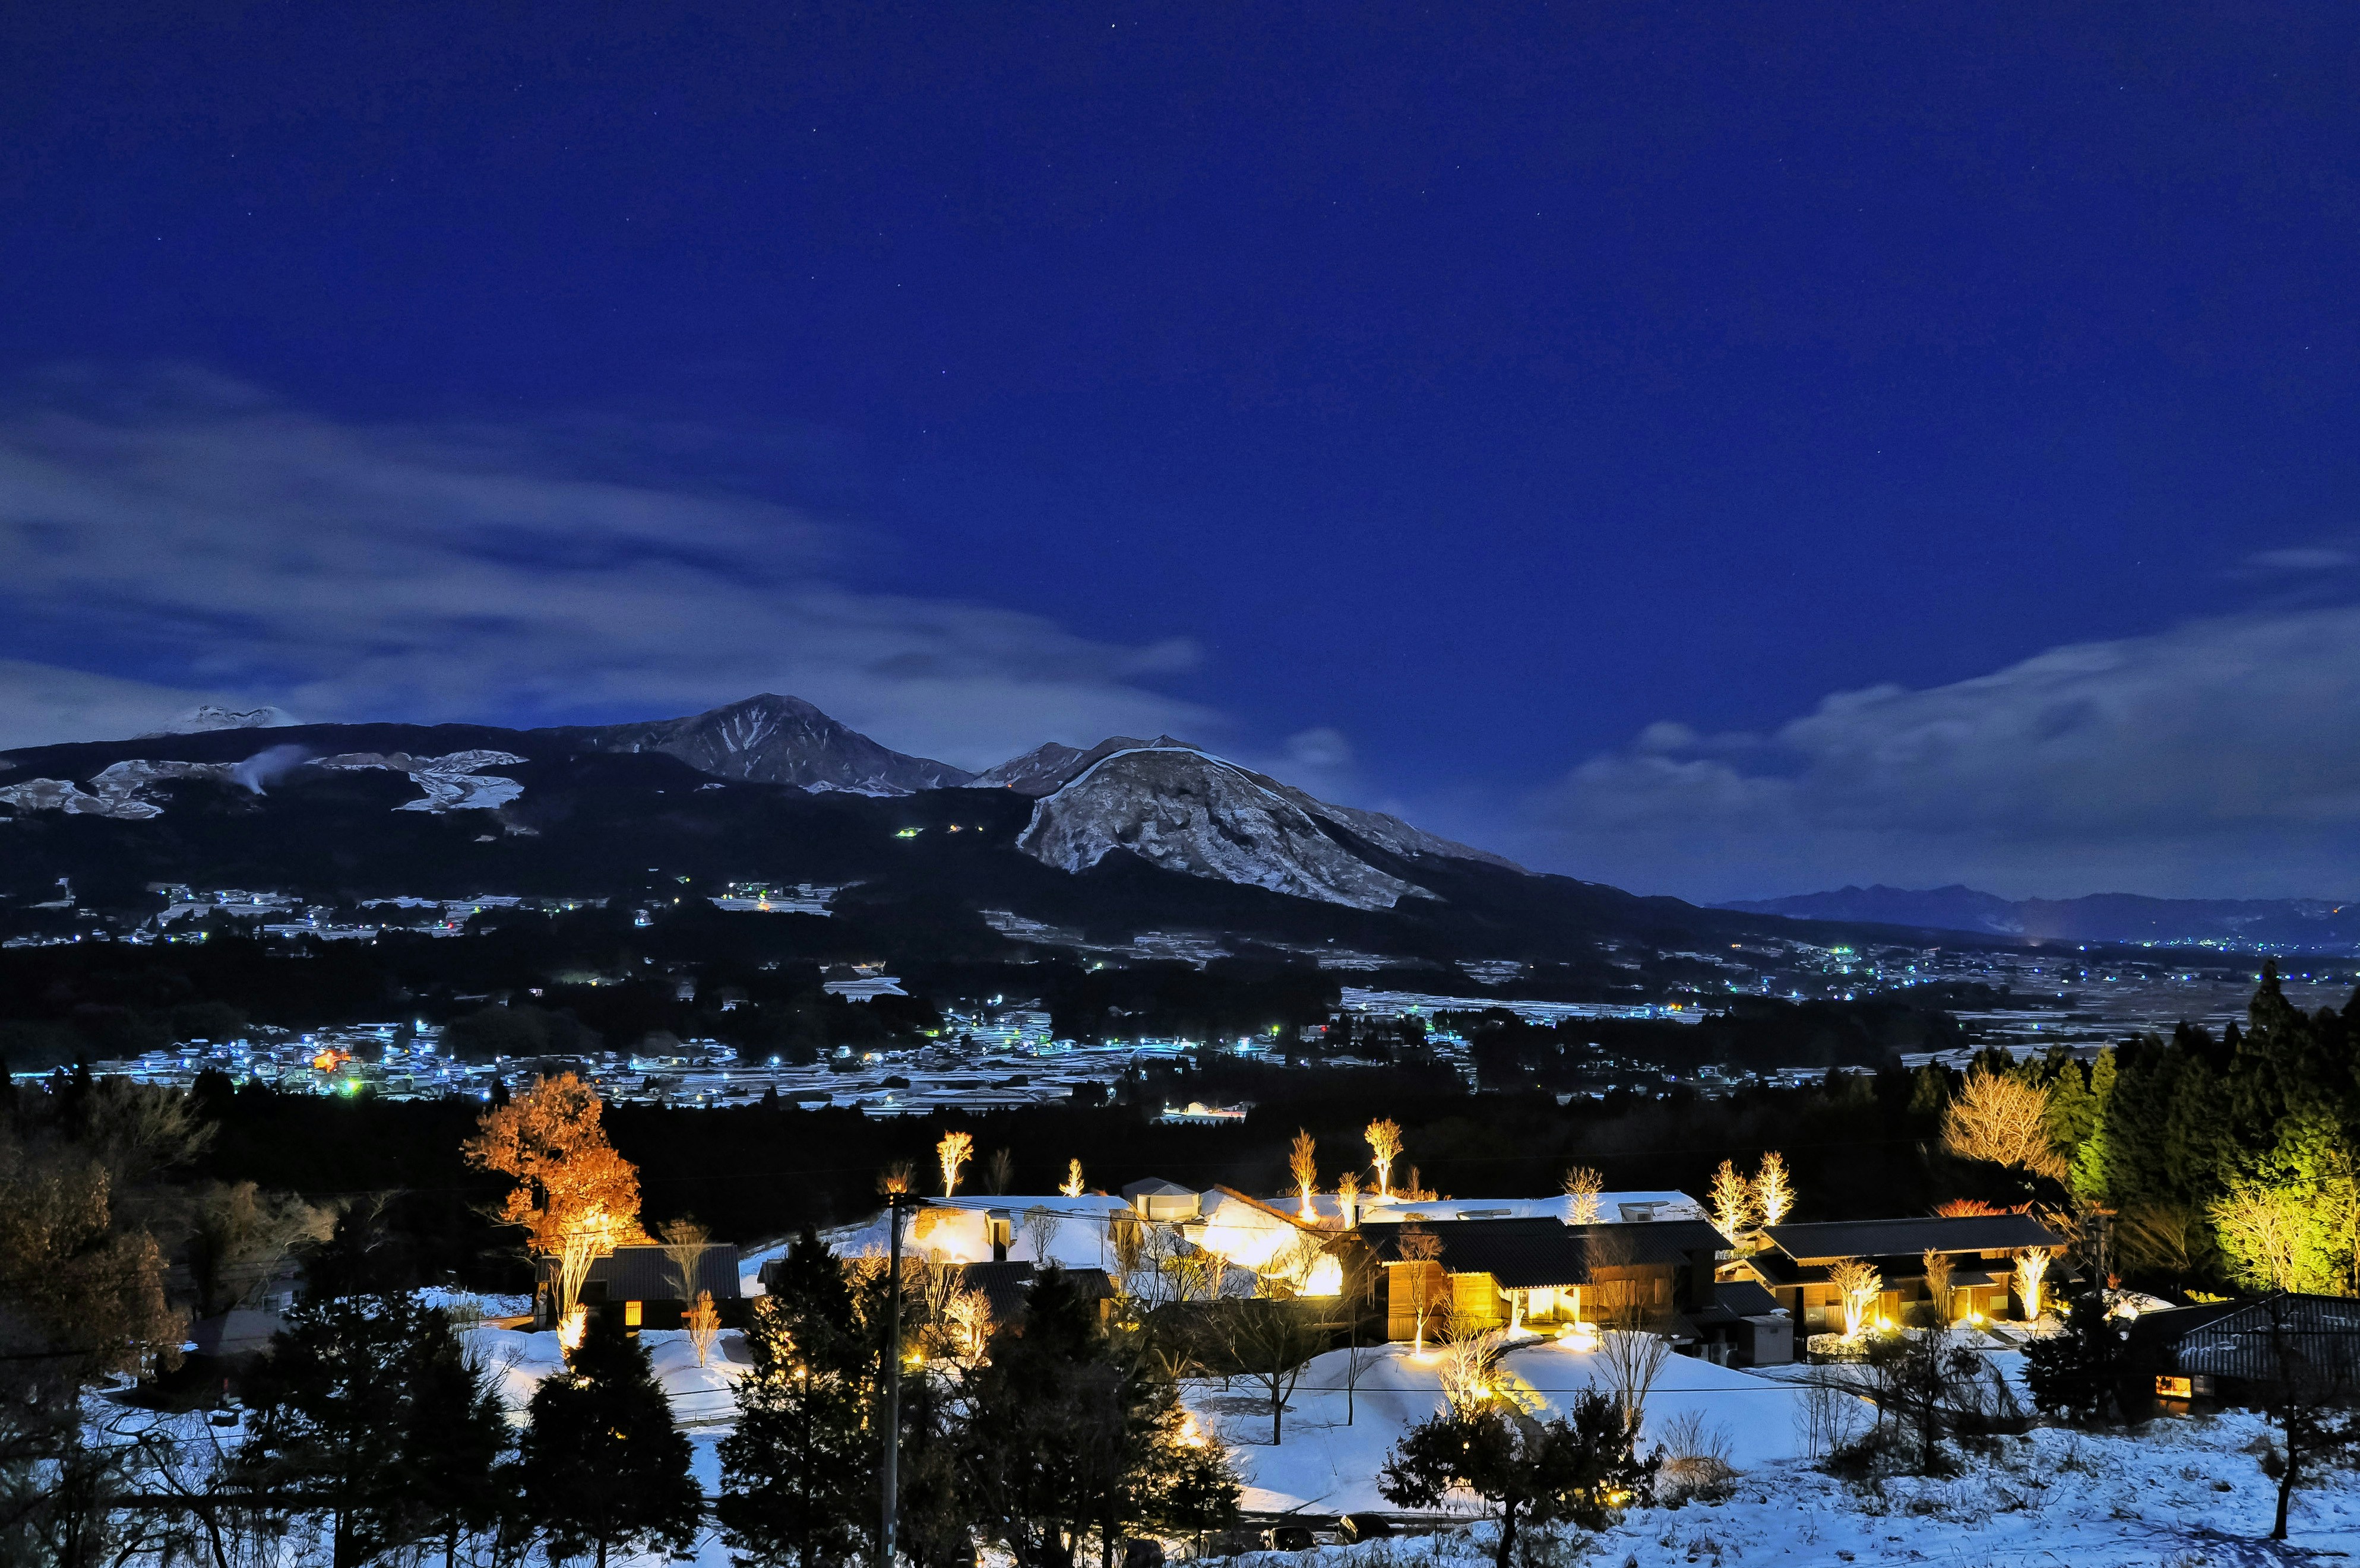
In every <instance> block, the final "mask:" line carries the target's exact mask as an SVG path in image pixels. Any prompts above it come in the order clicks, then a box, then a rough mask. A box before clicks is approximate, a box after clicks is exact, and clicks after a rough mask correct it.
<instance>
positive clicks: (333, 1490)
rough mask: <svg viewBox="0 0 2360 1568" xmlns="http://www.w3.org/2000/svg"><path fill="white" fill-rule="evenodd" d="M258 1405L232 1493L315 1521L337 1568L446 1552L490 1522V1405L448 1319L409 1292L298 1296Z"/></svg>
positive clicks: (493, 1397) (502, 1439)
mask: <svg viewBox="0 0 2360 1568" xmlns="http://www.w3.org/2000/svg"><path fill="white" fill-rule="evenodd" d="M254 1397H255V1402H256V1405H257V1418H256V1422H255V1429H254V1432H253V1435H252V1436H251V1437H250V1438H249V1439H248V1440H247V1442H246V1443H245V1444H244V1445H243V1446H242V1447H241V1448H240V1449H239V1451H238V1453H237V1454H236V1457H235V1460H234V1461H233V1462H232V1465H231V1472H230V1480H231V1484H232V1485H233V1486H235V1487H237V1488H238V1489H240V1490H246V1491H250V1492H254V1493H258V1494H266V1495H269V1496H272V1497H279V1498H282V1499H290V1500H291V1502H292V1506H293V1507H294V1508H296V1509H297V1511H300V1512H303V1513H308V1514H312V1515H315V1516H318V1517H319V1518H321V1519H322V1520H323V1522H324V1524H325V1526H326V1530H327V1535H328V1541H329V1556H330V1561H331V1562H332V1563H333V1564H334V1568H358V1565H359V1564H362V1563H370V1562H374V1561H376V1560H377V1558H379V1557H382V1556H384V1555H386V1554H388V1552H396V1551H399V1550H400V1549H403V1548H407V1547H411V1546H416V1545H419V1544H421V1543H423V1542H425V1541H435V1540H440V1541H443V1542H444V1543H445V1545H446V1548H449V1549H452V1550H453V1551H455V1544H456V1542H455V1537H456V1536H457V1535H458V1534H460V1533H464V1532H467V1531H469V1530H475V1529H480V1528H483V1527H485V1526H486V1525H488V1524H489V1523H490V1522H492V1520H493V1519H495V1518H496V1517H497V1511H498V1502H499V1497H500V1496H501V1493H502V1491H503V1490H504V1488H503V1487H501V1486H500V1485H499V1483H498V1481H497V1478H496V1476H497V1471H496V1467H497V1464H498V1462H499V1460H500V1457H501V1455H502V1454H504V1453H505V1452H506V1450H507V1447H508V1422H507V1420H506V1417H505V1414H504V1412H503V1410H502V1409H501V1407H500V1403H499V1399H498V1396H497V1394H496V1393H495V1392H494V1391H493V1389H492V1388H490V1386H489V1383H488V1380H487V1379H486V1377H485V1376H484V1375H483V1373H482V1372H481V1370H480V1369H479V1368H477V1367H474V1366H472V1365H470V1364H469V1362H468V1360H467V1358H466V1355H465V1352H464V1349H463V1348H462V1347H461V1345H459V1343H458V1336H457V1335H456V1334H454V1333H453V1331H452V1327H451V1323H450V1321H449V1320H448V1319H447V1318H445V1317H444V1316H443V1314H442V1313H441V1312H436V1311H434V1310H432V1309H431V1308H427V1307H421V1306H420V1305H419V1304H418V1303H417V1301H415V1299H414V1298H412V1297H411V1296H410V1294H409V1293H408V1292H406V1291H388V1292H376V1291H372V1292H366V1293H353V1294H338V1295H330V1294H326V1293H323V1292H316V1291H315V1292H313V1293H312V1294H311V1295H309V1296H307V1298H306V1299H305V1300H304V1301H301V1302H300V1303H299V1304H298V1305H297V1306H296V1308H295V1309H294V1311H293V1312H290V1314H289V1322H288V1326H287V1328H286V1329H284V1330H283V1331H281V1332H280V1333H279V1334H278V1336H277V1337H276V1338H275V1339H274V1340H273V1342H272V1346H271V1355H270V1357H269V1359H268V1361H266V1362H265V1363H264V1364H263V1370H262V1372H261V1375H260V1377H259V1378H258V1379H257V1387H256V1389H255V1396H254Z"/></svg>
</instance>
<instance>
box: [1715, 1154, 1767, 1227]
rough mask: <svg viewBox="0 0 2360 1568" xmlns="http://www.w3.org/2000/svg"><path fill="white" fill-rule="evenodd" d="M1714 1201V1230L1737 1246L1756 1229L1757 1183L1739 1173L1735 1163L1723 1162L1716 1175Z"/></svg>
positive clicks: (1730, 1161)
mask: <svg viewBox="0 0 2360 1568" xmlns="http://www.w3.org/2000/svg"><path fill="white" fill-rule="evenodd" d="M1711 1201H1712V1224H1713V1228H1714V1229H1715V1230H1718V1231H1719V1232H1721V1236H1723V1237H1725V1238H1726V1239H1728V1240H1729V1241H1731V1242H1732V1243H1734V1242H1736V1241H1737V1240H1738V1239H1739V1238H1740V1237H1742V1236H1744V1235H1745V1234H1746V1233H1747V1232H1749V1231H1751V1230H1752V1229H1753V1228H1754V1225H1755V1223H1756V1214H1755V1203H1756V1201H1757V1200H1756V1197H1755V1194H1754V1183H1753V1182H1751V1181H1747V1180H1746V1179H1745V1178H1744V1177H1743V1176H1740V1175H1739V1174H1738V1173H1737V1162H1736V1161H1735V1160H1722V1161H1721V1169H1720V1170H1718V1171H1714V1172H1713V1173H1712V1189H1711Z"/></svg>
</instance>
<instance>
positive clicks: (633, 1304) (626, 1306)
mask: <svg viewBox="0 0 2360 1568" xmlns="http://www.w3.org/2000/svg"><path fill="white" fill-rule="evenodd" d="M623 1326H624V1327H625V1328H637V1327H639V1302H637V1301H625V1302H624V1303H623Z"/></svg>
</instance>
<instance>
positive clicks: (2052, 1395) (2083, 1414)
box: [2024, 1280, 2130, 1425]
mask: <svg viewBox="0 0 2360 1568" xmlns="http://www.w3.org/2000/svg"><path fill="white" fill-rule="evenodd" d="M2064 1309H2065V1331H2064V1332H2063V1333H2062V1334H2049V1335H2048V1336H2046V1337H2044V1338H2040V1339H2036V1340H2034V1341H2033V1342H2032V1344H2031V1346H2030V1347H2029V1348H2028V1349H2027V1351H2026V1353H2025V1367H2024V1376H2025V1381H2026V1382H2027V1383H2028V1384H2029V1385H2030V1386H2031V1388H2032V1402H2033V1405H2034V1407H2035V1408H2036V1409H2038V1410H2039V1411H2040V1413H2041V1414H2042V1415H2045V1416H2048V1417H2050V1418H2051V1419H2054V1420H2061V1421H2076V1422H2079V1423H2081V1424H2083V1425H2088V1424H2090V1423H2092V1422H2096V1421H2105V1420H2108V1419H2110V1418H2112V1417H2114V1416H2118V1415H2120V1414H2121V1413H2122V1410H2123V1387H2122V1385H2123V1381H2124V1378H2125V1376H2126V1374H2127V1371H2128V1367H2127V1355H2128V1353H2127V1346H2128V1345H2129V1341H2130V1332H2129V1329H2128V1327H2127V1326H2126V1325H2125V1323H2123V1322H2122V1320H2120V1319H2118V1318H2114V1317H2110V1316H2108V1315H2107V1301H2106V1291H2105V1282H2104V1281H2103V1280H2090V1281H2087V1282H2085V1283H2084V1284H2083V1285H2082V1286H2081V1289H2080V1290H2078V1291H2076V1292H2075V1293H2074V1294H2073V1295H2072V1296H2071V1297H2070V1298H2068V1299H2067V1301H2065V1303H2064Z"/></svg>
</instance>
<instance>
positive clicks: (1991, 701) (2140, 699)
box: [1530, 606, 2360, 898]
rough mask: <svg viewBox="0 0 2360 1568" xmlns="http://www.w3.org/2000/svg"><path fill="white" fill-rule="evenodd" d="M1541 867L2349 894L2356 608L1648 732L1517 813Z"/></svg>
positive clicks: (1649, 881)
mask: <svg viewBox="0 0 2360 1568" xmlns="http://www.w3.org/2000/svg"><path fill="white" fill-rule="evenodd" d="M1533 820H1534V822H1535V831H1536V833H1537V834H1538V836H1539V839H1540V844H1541V847H1540V848H1537V849H1535V851H1532V852H1530V853H1534V854H1535V857H1536V858H1538V857H1540V855H1542V854H1543V853H1544V851H1545V853H1546V861H1547V863H1549V864H1553V865H1557V866H1564V867H1565V868H1567V869H1569V870H1573V871H1575V872H1576V873H1577V874H1578V875H1582V876H1589V877H1600V878H1601V879H1605V880H1610V881H1622V882H1625V883H1628V884H1630V885H1633V886H1637V887H1644V888H1649V889H1659V890H1665V891H1672V892H1679V893H1683V894H1687V895H1688V896H1691V897H1701V898H1712V897H1741V896H1749V895H1758V894H1763V893H1776V892H1792V891H1800V890H1804V889H1808V888H1813V887H1823V886H1834V885H1838V884H1841V883H1844V882H1868V881H1885V882H1894V883H1902V884H1908V885H1917V886H1924V885H1928V884H1931V883H1938V882H1951V881H1966V882H1970V883H1973V884H1975V885H1978V886H1982V887H1989V888H1991V889H1993V890H1994V891H1998V892H2003V893H2010V894H2027V893H2042V894H2070V893H2083V892H2092V891H2100V890H2112V889H2119V890H2127V891H2134V892H2149V893H2157V894H2191V893H2215V894H2234V893H2254V894H2277V895H2293V894H2309V895H2316V896H2328V897H2333V896H2341V895H2343V894H2344V893H2348V892H2352V891H2354V890H2355V889H2360V608H2355V607H2351V606H2343V607H2335V608H2320V609H2300V610H2289V611H2284V612H2278V613H2270V614H2256V615H2241V616H2234V617H2226V618H2222V619H2214V620H2203V621H2197V622H2191V623H2189V624H2187V625H2183V626H2177V627H2174V628H2172V629H2170V630H2168V631H2164V632H2160V633H2158V634H2156V635H2154V636H2150V637H2131V638H2125V639H2122V640H2119V641H2113V642H2099V643H2083V644H2077V645H2073V646H2070V647H2063V648H2053V649H2050V650H2049V652H2046V653H2043V654H2040V655H2039V656H2038V657H2036V658H2033V659H2026V660H2025V661H2023V662H2022V663H2020V664H2016V665H2013V666H2010V667H2009V668H2007V669H2005V670H1998V671H1996V672H1994V673H1993V674H1990V675H1985V676H1981V677H1978V678H1976V679H1974V680H1971V681H1959V682H1957V683H1956V684H1953V685H1948V686H1940V687H1935V688H1932V689H1929V690H1924V691H1911V690H1907V689H1905V688H1902V687H1899V686H1889V685H1888V686H1875V687H1870V688H1867V689H1865V690H1862V691H1843V692H1838V693H1836V694H1834V695H1832V696H1830V697H1828V698H1826V699H1825V700H1823V701H1822V702H1820V703H1819V706H1818V707H1817V709H1816V710H1814V711H1813V712H1811V713H1808V714H1804V715H1802V716H1800V717H1798V718H1796V719H1794V720H1793V721H1791V722H1789V723H1787V724H1783V725H1781V726H1779V727H1778V728H1777V729H1776V730H1775V732H1773V733H1770V734H1767V735H1717V736H1707V735H1697V734H1695V733H1694V732H1692V731H1689V730H1688V729H1686V728H1685V727H1683V726H1680V725H1677V724H1656V725H1653V726H1650V727H1649V729H1648V730H1647V731H1646V732H1645V733H1644V734H1643V735H1641V736H1639V737H1638V738H1637V740H1636V741H1635V742H1634V743H1633V745H1631V746H1627V747H1625V748H1623V749H1622V750H1619V751H1615V752H1612V753H1609V754H1607V755H1604V756H1601V757H1593V758H1591V759H1590V760H1589V761H1587V762H1585V763H1583V764H1582V765H1581V766H1579V768H1575V769H1574V770H1573V771H1572V772H1571V773H1570V774H1569V775H1568V776H1567V777H1566V778H1565V779H1562V780H1561V781H1560V782H1559V783H1558V784H1557V785H1556V786H1555V787H1554V788H1552V789H1549V790H1547V791H1546V793H1545V794H1544V795H1543V796H1541V797H1540V798H1539V799H1537V800H1535V802H1533Z"/></svg>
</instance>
